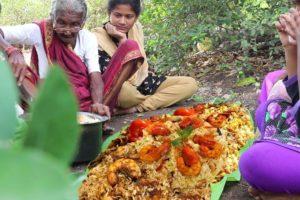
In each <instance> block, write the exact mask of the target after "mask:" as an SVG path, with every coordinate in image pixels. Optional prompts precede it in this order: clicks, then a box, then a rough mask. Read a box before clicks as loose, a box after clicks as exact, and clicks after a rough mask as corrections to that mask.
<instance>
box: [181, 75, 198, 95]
mask: <svg viewBox="0 0 300 200" xmlns="http://www.w3.org/2000/svg"><path fill="white" fill-rule="evenodd" d="M184 81H185V84H183V85H184V87H185V88H184V91H186V96H188V97H191V96H192V95H193V94H195V93H196V92H197V90H198V84H197V81H196V80H195V79H194V78H192V77H184Z"/></svg>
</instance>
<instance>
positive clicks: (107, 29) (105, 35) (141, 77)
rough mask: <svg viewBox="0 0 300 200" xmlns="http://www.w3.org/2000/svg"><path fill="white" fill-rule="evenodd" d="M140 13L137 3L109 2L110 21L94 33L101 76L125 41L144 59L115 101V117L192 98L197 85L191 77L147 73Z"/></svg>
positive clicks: (154, 108)
mask: <svg viewBox="0 0 300 200" xmlns="http://www.w3.org/2000/svg"><path fill="white" fill-rule="evenodd" d="M140 12H141V3H140V0H109V1H108V15H109V21H108V22H107V23H105V24H104V25H103V26H102V27H99V28H96V29H95V30H94V33H95V35H96V37H97V40H98V48H99V64H100V69H101V72H102V73H104V72H105V71H106V68H107V66H108V64H109V63H110V60H111V57H112V56H113V55H114V54H115V53H116V51H117V50H119V48H120V44H122V43H123V42H124V41H126V40H127V39H133V40H135V41H136V42H137V43H138V44H139V47H140V50H141V52H142V54H143V56H144V58H145V60H144V62H143V63H142V65H140V66H139V69H138V71H137V72H136V73H135V74H134V75H133V76H131V77H130V79H128V81H126V82H125V83H124V84H123V86H122V89H121V91H120V94H119V97H118V106H119V108H120V109H118V110H116V113H115V114H126V113H134V112H145V111H149V110H156V109H158V108H162V107H167V106H170V105H172V104H174V103H176V102H179V101H181V100H184V99H187V98H189V97H191V96H192V95H193V94H194V93H195V92H196V90H197V83H196V81H195V80H194V79H193V78H191V77H179V76H177V77H166V76H158V75H155V74H154V73H152V72H149V69H148V68H149V67H148V63H147V59H146V54H145V50H144V36H143V30H142V27H141V24H140V23H139V22H138V21H137V20H138V17H139V15H140Z"/></svg>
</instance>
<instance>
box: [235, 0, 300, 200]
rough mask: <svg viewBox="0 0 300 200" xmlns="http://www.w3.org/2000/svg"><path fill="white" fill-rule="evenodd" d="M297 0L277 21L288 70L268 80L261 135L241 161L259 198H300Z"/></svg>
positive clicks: (299, 21) (261, 100) (261, 107)
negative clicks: (293, 7)
mask: <svg viewBox="0 0 300 200" xmlns="http://www.w3.org/2000/svg"><path fill="white" fill-rule="evenodd" d="M295 2H296V3H297V4H298V5H297V8H295V9H291V12H289V13H287V14H284V15H282V16H281V17H280V18H279V21H278V22H277V23H276V28H277V30H278V32H279V35H280V40H281V42H282V45H283V48H284V51H285V58H286V64H287V66H286V70H284V71H277V72H273V73H271V74H269V75H268V76H267V78H268V79H266V80H265V81H264V85H263V86H264V87H263V90H262V93H261V95H260V98H259V103H260V105H259V107H258V109H257V111H256V124H257V127H258V129H259V130H260V132H261V137H260V139H259V140H257V141H256V142H255V144H254V145H253V146H252V147H251V148H250V149H249V150H248V151H246V152H245V153H244V154H243V155H242V157H241V160H240V171H241V174H242V176H243V177H244V178H245V179H246V181H247V182H248V183H249V184H250V185H251V187H250V189H249V192H250V194H251V195H252V196H254V197H255V199H263V200H265V199H272V200H276V199H278V200H279V199H281V200H283V199H300V170H299V163H300V135H299V133H300V132H299V127H300V112H299V111H300V107H299V106H300V103H299V102H300V101H299V88H300V87H299V83H298V76H300V59H298V58H299V57H300V13H299V9H298V7H299V3H300V1H295ZM297 52H298V55H297Z"/></svg>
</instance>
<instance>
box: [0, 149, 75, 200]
mask: <svg viewBox="0 0 300 200" xmlns="http://www.w3.org/2000/svg"><path fill="white" fill-rule="evenodd" d="M0 160H1V165H0V177H1V179H0V194H1V199H3V200H4V199H7V200H54V199H55V200H70V199H76V198H77V197H76V196H77V193H76V191H75V190H73V188H72V187H71V186H72V182H73V181H74V179H73V177H72V176H71V174H70V173H68V168H67V167H66V166H64V165H62V163H59V162H57V160H55V159H53V158H52V157H49V156H48V155H46V154H44V153H42V152H39V151H36V150H30V151H28V150H24V151H23V152H22V153H19V152H14V151H8V150H0Z"/></svg>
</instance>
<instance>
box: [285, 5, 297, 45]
mask: <svg viewBox="0 0 300 200" xmlns="http://www.w3.org/2000/svg"><path fill="white" fill-rule="evenodd" d="M280 18H282V21H283V22H284V30H285V32H286V33H287V34H288V35H289V36H290V38H289V41H290V42H291V43H293V45H296V40H297V37H299V39H300V12H299V10H298V9H296V8H292V9H291V10H290V12H289V13H287V14H284V15H281V16H280Z"/></svg>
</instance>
